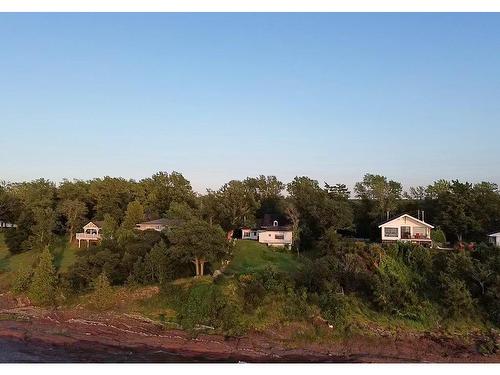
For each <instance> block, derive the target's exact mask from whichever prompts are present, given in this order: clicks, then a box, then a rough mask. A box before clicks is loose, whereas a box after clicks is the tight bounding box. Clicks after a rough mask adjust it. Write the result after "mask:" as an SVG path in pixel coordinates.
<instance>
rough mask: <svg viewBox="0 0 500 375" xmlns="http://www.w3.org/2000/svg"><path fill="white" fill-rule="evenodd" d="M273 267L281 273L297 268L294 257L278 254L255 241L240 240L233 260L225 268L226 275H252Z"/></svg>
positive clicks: (290, 254)
mask: <svg viewBox="0 0 500 375" xmlns="http://www.w3.org/2000/svg"><path fill="white" fill-rule="evenodd" d="M269 265H273V266H275V267H276V268H278V269H279V270H281V271H285V272H293V271H295V270H296V269H297V268H298V267H299V263H298V262H297V261H296V259H295V255H293V254H292V253H290V252H286V251H284V252H280V251H277V250H274V249H272V248H269V247H267V246H266V245H263V244H261V243H259V242H257V241H250V240H240V241H238V242H237V243H236V246H235V248H234V258H233V260H232V261H231V263H230V264H229V266H228V267H227V270H226V272H227V273H234V274H242V273H253V272H258V271H261V270H263V269H264V268H265V267H267V266H269Z"/></svg>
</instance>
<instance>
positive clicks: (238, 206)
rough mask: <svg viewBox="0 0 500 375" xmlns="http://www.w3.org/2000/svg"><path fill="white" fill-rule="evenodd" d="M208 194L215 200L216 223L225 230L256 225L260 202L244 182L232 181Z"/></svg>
mask: <svg viewBox="0 0 500 375" xmlns="http://www.w3.org/2000/svg"><path fill="white" fill-rule="evenodd" d="M208 194H209V195H211V196H212V197H213V198H214V206H215V212H216V217H215V222H217V223H218V224H219V225H221V226H222V227H223V228H224V229H225V230H231V229H234V228H237V227H240V226H245V225H254V224H255V211H256V210H257V208H258V202H257V201H256V200H255V195H254V192H253V191H252V189H250V188H249V187H248V186H247V185H246V184H245V183H243V182H242V181H237V180H232V181H230V182H228V183H226V184H224V185H223V186H222V187H221V188H220V189H219V190H218V191H217V192H213V191H210V190H209V191H208Z"/></svg>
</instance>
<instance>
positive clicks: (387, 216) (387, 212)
mask: <svg viewBox="0 0 500 375" xmlns="http://www.w3.org/2000/svg"><path fill="white" fill-rule="evenodd" d="M386 216H387V219H386V220H389V211H387V215H386Z"/></svg>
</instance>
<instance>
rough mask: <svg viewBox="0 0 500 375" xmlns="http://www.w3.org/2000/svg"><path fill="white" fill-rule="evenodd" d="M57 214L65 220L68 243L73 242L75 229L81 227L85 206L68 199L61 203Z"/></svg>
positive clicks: (77, 201) (85, 211)
mask: <svg viewBox="0 0 500 375" xmlns="http://www.w3.org/2000/svg"><path fill="white" fill-rule="evenodd" d="M59 212H60V213H62V215H63V216H64V217H65V218H66V227H67V228H68V231H69V241H70V242H71V241H73V237H74V235H75V232H76V229H77V228H80V227H81V226H82V225H83V222H84V220H85V215H86V214H87V206H85V204H84V203H83V202H81V201H79V200H73V199H68V200H64V201H62V202H61V204H60V206H59Z"/></svg>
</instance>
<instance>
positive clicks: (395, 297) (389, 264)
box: [373, 256, 418, 316]
mask: <svg viewBox="0 0 500 375" xmlns="http://www.w3.org/2000/svg"><path fill="white" fill-rule="evenodd" d="M373 296H374V302H375V304H376V305H377V306H378V307H379V308H381V309H382V310H383V311H385V312H390V313H393V314H398V315H401V316H408V315H409V314H411V315H413V312H411V311H412V310H413V309H414V308H415V307H417V306H418V298H417V295H416V293H415V290H414V282H413V278H412V274H411V270H410V269H409V268H408V267H407V266H406V265H405V264H404V263H403V262H402V261H401V260H399V259H397V258H394V257H392V256H385V257H384V258H383V259H382V261H381V263H380V265H379V268H378V272H377V274H376V277H375V280H374V284H373Z"/></svg>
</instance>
